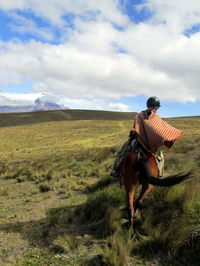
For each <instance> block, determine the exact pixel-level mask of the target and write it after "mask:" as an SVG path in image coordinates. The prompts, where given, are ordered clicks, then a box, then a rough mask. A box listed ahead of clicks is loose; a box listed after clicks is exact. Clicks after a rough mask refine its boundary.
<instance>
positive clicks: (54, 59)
mask: <svg viewBox="0 0 200 266" xmlns="http://www.w3.org/2000/svg"><path fill="white" fill-rule="evenodd" d="M0 62H1V64H0V105H12V106H13V105H31V104H33V102H34V100H35V99H37V98H38V97H40V96H42V95H50V96H52V97H55V98H56V100H57V102H58V103H60V104H62V105H64V106H66V107H69V108H72V109H94V110H111V111H113V110H115V111H133V112H140V111H141V110H144V109H145V108H146V101H147V99H148V98H149V97H150V96H157V97H158V98H159V99H160V101H161V108H160V109H159V112H158V113H159V114H160V115H161V116H163V117H175V116H193V115H200V73H199V71H200V1H198V0H190V1H188V0H101V1H97V0H15V1H13V0H6V1H0Z"/></svg>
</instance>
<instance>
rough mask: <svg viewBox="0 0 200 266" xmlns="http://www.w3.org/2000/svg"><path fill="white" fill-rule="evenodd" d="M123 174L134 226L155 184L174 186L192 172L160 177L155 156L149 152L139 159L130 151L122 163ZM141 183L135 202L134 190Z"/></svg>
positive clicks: (129, 211) (131, 223)
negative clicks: (140, 209)
mask: <svg viewBox="0 0 200 266" xmlns="http://www.w3.org/2000/svg"><path fill="white" fill-rule="evenodd" d="M121 175H122V177H123V179H124V180H123V181H124V186H125V189H126V196H127V202H128V216H129V221H130V225H131V227H132V226H133V219H134V215H135V211H136V210H137V209H138V208H140V207H141V206H142V202H143V200H144V198H145V197H146V195H147V194H148V193H149V192H150V191H151V189H152V188H153V186H154V185H156V186H173V185H175V184H178V183H180V182H182V181H183V180H185V179H187V178H189V177H190V173H187V174H182V175H180V174H178V175H174V176H171V177H166V178H162V179H159V178H158V177H159V171H158V166H157V163H156V158H155V156H154V155H152V154H150V153H149V154H148V153H147V154H146V158H145V159H144V158H140V159H138V154H137V153H136V152H129V153H127V155H126V156H125V158H124V160H123V162H122V165H121ZM139 184H141V185H142V189H141V192H140V195H139V197H138V198H137V199H136V201H135V202H134V192H135V189H136V187H137V186H138V185H139Z"/></svg>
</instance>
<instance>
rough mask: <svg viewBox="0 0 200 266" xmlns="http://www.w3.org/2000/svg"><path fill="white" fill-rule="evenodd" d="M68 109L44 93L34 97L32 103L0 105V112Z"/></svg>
mask: <svg viewBox="0 0 200 266" xmlns="http://www.w3.org/2000/svg"><path fill="white" fill-rule="evenodd" d="M64 109H69V108H68V107H64V106H63V105H60V104H58V103H56V101H55V99H54V98H53V97H52V96H49V95H44V96H41V97H40V98H38V99H36V100H35V102H34V105H24V106H11V105H5V106H0V113H16V112H17V113H22V112H34V111H49V110H64Z"/></svg>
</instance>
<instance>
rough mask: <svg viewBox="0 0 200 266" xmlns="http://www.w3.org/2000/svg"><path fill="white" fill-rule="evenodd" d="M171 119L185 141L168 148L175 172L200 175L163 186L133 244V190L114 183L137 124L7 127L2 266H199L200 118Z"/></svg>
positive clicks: (139, 221)
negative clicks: (129, 203)
mask: <svg viewBox="0 0 200 266" xmlns="http://www.w3.org/2000/svg"><path fill="white" fill-rule="evenodd" d="M15 115H16V114H15ZM24 115H25V114H24ZM37 115H38V114H36V116H37ZM45 115H46V114H45ZM47 115H48V114H47ZM56 115H57V114H55V117H56ZM88 115H89V113H88ZM95 115H97V113H96V114H95ZM106 115H107V113H106ZM27 117H29V118H30V116H29V114H28V116H27ZM65 118H66V117H65ZM101 118H102V117H101ZM110 118H112V117H110ZM13 119H14V118H13ZM15 119H16V117H15ZM20 119H22V118H20ZM24 119H25V118H24ZM27 119H28V118H27ZM38 119H39V116H38ZM24 121H25V120H24ZM48 121H49V120H48ZM168 121H169V123H171V124H172V125H174V126H177V127H178V128H180V129H181V130H183V132H184V135H183V137H182V139H181V140H180V141H179V142H178V143H176V144H175V145H174V147H173V148H172V149H171V151H165V157H166V174H174V173H177V172H180V171H188V170H190V169H193V170H194V171H195V174H194V178H192V179H190V180H188V181H187V182H185V183H184V184H180V185H177V186H175V187H173V188H167V189H164V188H154V190H153V191H152V192H151V193H150V195H148V197H147V199H146V201H145V206H144V208H143V209H142V210H141V211H140V212H138V214H137V218H136V221H135V238H134V240H132V241H130V234H129V230H128V226H127V213H126V209H125V204H126V201H125V193H124V190H123V188H120V187H119V185H118V182H117V180H114V179H112V178H110V177H109V173H110V170H111V166H112V163H113V160H114V158H115V154H116V151H117V149H118V147H119V145H120V144H121V143H122V142H123V141H124V140H126V138H127V135H128V132H129V130H130V129H131V127H132V121H129V120H124V121H114V119H113V120H110V121H108V120H107V121H104V120H103V118H102V120H87V121H86V120H81V121H57V122H52V121H51V122H45V123H36V122H35V120H34V121H33V120H29V122H33V123H32V124H28V125H27V124H26V125H18V126H12V127H11V126H9V127H2V128H0V137H1V140H2V141H1V151H0V158H1V162H0V202H1V213H0V239H1V240H0V265H20V266H21V265H128V263H129V265H152V264H153V265H198V264H197V263H198V254H199V250H200V245H199V238H200V227H199V224H200V194H199V191H200V181H199V175H200V172H199V167H200V137H199V135H200V134H199V133H200V118H198V117H193V118H181V119H169V120H168ZM11 122H12V120H10V123H11ZM16 122H17V121H16ZM37 122H39V120H38V121H37ZM24 123H25V122H24ZM18 124H19V123H18ZM137 193H138V192H137Z"/></svg>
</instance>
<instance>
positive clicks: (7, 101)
mask: <svg viewBox="0 0 200 266" xmlns="http://www.w3.org/2000/svg"><path fill="white" fill-rule="evenodd" d="M40 96H42V94H41V93H29V94H23V93H21V94H18V93H7V92H3V91H0V105H12V106H21V105H33V103H34V101H35V100H36V99H37V98H39V97H40Z"/></svg>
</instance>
